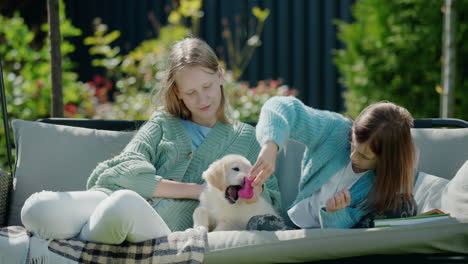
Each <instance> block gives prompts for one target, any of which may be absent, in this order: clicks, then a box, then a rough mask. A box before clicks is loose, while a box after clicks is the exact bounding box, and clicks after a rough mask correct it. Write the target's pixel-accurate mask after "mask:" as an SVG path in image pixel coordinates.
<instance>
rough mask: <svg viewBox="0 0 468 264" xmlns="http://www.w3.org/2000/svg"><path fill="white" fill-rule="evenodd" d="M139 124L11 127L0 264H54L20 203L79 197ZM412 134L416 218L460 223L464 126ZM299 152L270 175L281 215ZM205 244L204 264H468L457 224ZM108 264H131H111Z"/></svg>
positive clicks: (429, 124) (466, 204) (218, 237)
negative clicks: (38, 195)
mask: <svg viewBox="0 0 468 264" xmlns="http://www.w3.org/2000/svg"><path fill="white" fill-rule="evenodd" d="M142 123H143V121H122V120H121V121H118V120H84V119H81V120H77V119H54V118H52V119H42V120H36V121H24V120H13V121H12V122H11V125H12V128H13V132H14V142H15V147H16V148H15V149H16V162H15V166H14V167H15V168H14V173H13V175H14V177H10V174H9V173H6V172H3V173H2V174H1V178H0V188H1V193H0V194H1V201H0V206H1V207H0V213H2V214H1V215H0V217H2V218H1V219H0V221H1V223H0V227H3V228H2V229H0V230H1V232H0V263H32V260H34V261H35V262H34V263H55V262H53V259H56V258H54V256H55V255H57V253H56V252H54V251H52V250H51V248H52V247H51V244H52V243H56V244H59V242H60V241H59V242H57V241H54V240H51V241H45V240H42V239H39V238H37V237H36V236H34V235H31V234H27V233H26V234H25V232H24V229H23V228H22V227H19V226H21V220H20V210H21V207H22V205H23V203H24V201H25V199H26V198H27V197H29V196H30V195H31V194H32V193H34V192H39V191H42V190H51V191H76V190H84V189H85V183H86V179H87V177H88V175H90V173H91V171H92V169H94V167H95V166H96V165H97V163H98V162H100V161H102V160H105V159H108V158H110V157H113V156H114V155H116V154H117V153H119V151H120V150H121V149H122V148H123V147H124V146H125V145H126V144H127V143H128V142H129V140H130V139H131V137H132V136H133V135H134V133H135V130H136V129H138V127H139V126H141V124H142ZM412 134H413V138H414V140H415V143H416V145H417V148H418V150H419V151H420V155H419V161H418V167H417V170H416V172H415V173H416V174H415V175H416V177H417V178H416V180H415V199H416V201H417V203H418V207H419V210H420V211H427V210H429V209H432V208H439V209H442V210H443V209H444V208H443V207H442V208H441V206H442V204H441V201H442V200H443V201H445V203H447V201H449V204H450V205H451V207H453V208H457V210H458V209H459V211H460V212H462V214H464V215H465V216H466V215H467V214H468V161H467V160H468V122H465V121H463V120H459V119H416V120H415V128H414V129H413V130H412ZM303 151H304V146H303V145H301V144H299V143H297V142H294V141H288V142H286V145H285V147H284V148H283V150H282V151H281V152H280V153H279V154H278V160H277V170H276V173H277V176H278V180H279V186H280V191H281V195H282V203H283V206H284V207H286V205H289V204H291V202H292V201H293V200H294V198H295V195H296V193H297V184H298V180H299V177H300V167H301V158H302V153H303ZM423 172H424V173H423ZM452 179H453V180H452ZM460 183H461V184H460ZM452 202H453V203H452ZM460 212H459V213H460ZM450 213H451V214H452V215H456V216H458V213H452V212H450ZM7 226H8V227H7ZM15 226H16V227H15ZM205 240H207V242H206V243H205V244H204V245H203V246H202V247H201V248H202V249H203V252H202V254H203V253H204V255H203V257H202V258H201V259H202V260H203V262H204V263H309V262H319V261H320V262H321V263H370V262H372V263H374V262H376V261H381V260H390V261H392V260H393V261H405V262H412V263H421V262H425V263H468V222H467V219H466V218H465V219H464V220H463V219H462V217H455V218H450V219H445V220H440V221H434V222H430V223H422V224H414V225H406V226H395V227H382V228H368V229H366V228H361V229H306V230H290V231H276V232H272V231H221V232H210V233H208V234H206V233H205ZM126 246H129V245H128V244H127V245H126ZM41 254H42V255H41ZM134 256H140V257H141V255H138V254H135V255H134ZM59 257H60V256H59ZM76 261H77V262H79V261H78V259H76ZM127 261H128V260H127ZM77 262H61V263H77ZM169 262H170V261H169ZM86 263H100V261H99V260H94V262H93V261H88V262H86ZM110 263H127V262H125V261H123V260H122V259H120V260H118V259H115V261H113V262H110ZM128 263H148V262H144V261H141V262H138V261H135V262H132V261H128ZM190 263H197V261H193V262H190Z"/></svg>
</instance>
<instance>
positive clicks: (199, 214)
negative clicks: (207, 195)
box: [193, 207, 210, 230]
mask: <svg viewBox="0 0 468 264" xmlns="http://www.w3.org/2000/svg"><path fill="white" fill-rule="evenodd" d="M209 224H210V223H209V216H208V212H207V211H206V209H205V208H204V207H197V209H195V211H193V227H197V226H204V227H205V228H206V229H207V230H208V226H209Z"/></svg>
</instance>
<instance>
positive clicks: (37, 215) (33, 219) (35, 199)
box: [21, 191, 54, 227]
mask: <svg viewBox="0 0 468 264" xmlns="http://www.w3.org/2000/svg"><path fill="white" fill-rule="evenodd" d="M53 197H54V195H53V192H48V191H42V192H37V193H33V194H32V195H31V196H29V198H28V199H26V201H25V202H24V205H23V208H21V221H22V222H23V225H25V226H26V227H27V226H28V225H31V224H34V223H37V222H43V221H44V219H46V218H48V216H49V215H50V210H51V209H52V208H51V205H50V204H49V203H50V202H51V201H53V200H54V198H53Z"/></svg>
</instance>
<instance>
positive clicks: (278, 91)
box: [224, 72, 297, 122]
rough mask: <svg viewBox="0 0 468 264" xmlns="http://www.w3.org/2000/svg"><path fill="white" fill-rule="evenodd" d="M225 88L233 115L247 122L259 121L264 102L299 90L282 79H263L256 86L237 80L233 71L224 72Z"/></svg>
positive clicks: (295, 94) (292, 94)
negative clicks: (291, 87) (292, 87)
mask: <svg viewBox="0 0 468 264" xmlns="http://www.w3.org/2000/svg"><path fill="white" fill-rule="evenodd" d="M224 79H225V81H224V89H225V93H226V98H227V102H228V103H229V106H230V107H231V110H230V112H231V113H232V117H233V118H235V119H237V120H240V121H246V122H256V121H258V116H259V115H260V109H261V108H262V106H263V104H264V103H265V102H266V101H267V100H268V99H269V98H271V97H273V96H297V90H295V89H290V88H289V87H288V86H286V85H283V84H282V82H281V81H280V80H262V81H259V82H258V84H257V86H256V87H252V88H251V87H249V86H248V84H247V83H244V82H239V81H236V80H235V78H234V77H233V74H232V72H226V73H225V74H224Z"/></svg>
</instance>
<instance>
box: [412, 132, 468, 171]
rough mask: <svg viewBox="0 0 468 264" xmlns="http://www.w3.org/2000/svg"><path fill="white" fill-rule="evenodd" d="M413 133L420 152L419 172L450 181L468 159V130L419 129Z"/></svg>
mask: <svg viewBox="0 0 468 264" xmlns="http://www.w3.org/2000/svg"><path fill="white" fill-rule="evenodd" d="M411 132H412V135H413V138H414V141H415V144H416V146H417V148H418V149H419V150H420V157H419V166H418V170H419V171H424V172H426V173H429V174H432V175H437V176H439V177H442V178H445V179H449V180H450V179H451V178H452V177H453V176H454V175H455V173H456V172H457V170H458V168H460V167H461V165H463V163H464V162H465V160H466V159H467V158H468V129H467V128H464V129H461V128H453V129H445V128H417V129H412V131H411Z"/></svg>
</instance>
